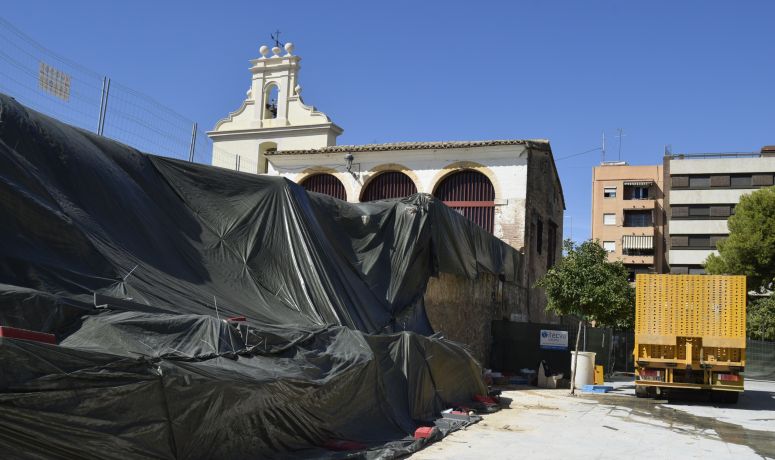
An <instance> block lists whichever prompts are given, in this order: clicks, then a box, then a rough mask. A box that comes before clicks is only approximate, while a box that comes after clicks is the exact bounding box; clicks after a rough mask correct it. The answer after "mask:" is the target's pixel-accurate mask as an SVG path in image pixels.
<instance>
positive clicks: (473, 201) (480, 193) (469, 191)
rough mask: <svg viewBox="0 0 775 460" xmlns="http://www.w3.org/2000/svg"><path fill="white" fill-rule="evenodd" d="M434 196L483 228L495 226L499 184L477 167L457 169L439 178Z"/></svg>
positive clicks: (489, 229)
mask: <svg viewBox="0 0 775 460" xmlns="http://www.w3.org/2000/svg"><path fill="white" fill-rule="evenodd" d="M433 196H435V197H436V198H438V199H439V200H441V201H443V202H444V204H446V205H447V206H449V207H450V208H452V209H453V210H455V211H456V212H458V213H460V214H461V215H462V216H464V217H466V218H467V219H468V220H470V221H471V222H473V223H475V224H477V225H478V226H480V227H481V228H483V229H485V230H487V231H488V232H490V233H493V231H494V229H495V187H494V185H493V183H492V181H491V180H490V178H489V177H487V176H486V175H485V174H483V173H482V172H480V171H477V170H476V169H471V168H465V169H456V170H454V171H452V172H450V173H449V174H447V175H445V176H444V177H442V178H441V180H439V182H438V183H437V184H436V186H435V188H434V190H433Z"/></svg>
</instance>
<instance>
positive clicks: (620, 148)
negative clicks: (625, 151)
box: [616, 128, 625, 161]
mask: <svg viewBox="0 0 775 460" xmlns="http://www.w3.org/2000/svg"><path fill="white" fill-rule="evenodd" d="M616 130H617V131H619V135H618V136H616V137H618V138H619V161H622V138H623V137H624V136H625V135H624V129H622V128H617V129H616Z"/></svg>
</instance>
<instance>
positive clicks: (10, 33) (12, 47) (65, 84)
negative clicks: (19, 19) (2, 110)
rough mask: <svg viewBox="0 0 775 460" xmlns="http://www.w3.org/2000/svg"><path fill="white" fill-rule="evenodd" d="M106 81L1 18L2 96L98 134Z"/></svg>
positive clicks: (0, 63) (0, 82)
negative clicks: (5, 95)
mask: <svg viewBox="0 0 775 460" xmlns="http://www.w3.org/2000/svg"><path fill="white" fill-rule="evenodd" d="M103 80H104V77H103V76H102V75H99V74H98V73H96V72H93V71H91V70H89V69H86V68H84V67H82V66H80V65H78V64H77V63H75V62H72V61H69V60H67V59H65V58H63V57H61V56H58V55H56V54H54V53H53V52H51V51H50V50H48V49H46V48H45V47H43V46H42V45H40V44H38V43H37V42H35V41H34V40H32V39H31V38H29V37H28V36H26V35H25V34H23V33H22V32H21V31H20V30H18V29H16V28H15V27H14V26H13V25H11V24H10V23H9V22H7V21H5V20H4V19H2V18H0V92H2V93H5V94H7V95H9V96H11V97H13V98H15V99H16V100H17V101H19V102H20V103H22V104H24V105H26V106H27V107H30V108H32V109H34V110H37V111H38V112H42V113H45V114H47V115H49V116H52V117H54V118H57V119H59V120H61V121H63V122H65V123H68V124H71V125H74V126H78V127H79V128H83V129H87V130H90V131H96V130H97V122H98V118H99V114H100V101H101V95H102V86H103Z"/></svg>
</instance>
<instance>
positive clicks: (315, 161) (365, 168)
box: [268, 145, 528, 248]
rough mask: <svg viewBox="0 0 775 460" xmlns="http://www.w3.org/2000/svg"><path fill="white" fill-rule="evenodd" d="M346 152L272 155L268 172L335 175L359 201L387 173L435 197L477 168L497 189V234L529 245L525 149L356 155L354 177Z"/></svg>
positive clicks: (295, 176)
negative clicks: (442, 186)
mask: <svg viewBox="0 0 775 460" xmlns="http://www.w3.org/2000/svg"><path fill="white" fill-rule="evenodd" d="M346 153H347V152H345V151H340V152H336V153H313V154H289V155H271V156H269V157H268V158H269V169H268V173H269V174H275V175H281V176H284V177H286V178H287V179H289V180H291V181H293V182H296V183H299V182H301V181H302V180H304V178H305V177H308V176H310V175H312V174H316V173H329V174H333V175H334V176H336V177H337V178H338V179H339V180H340V181H341V182H342V184H343V185H344V187H345V190H346V191H347V201H350V202H359V201H360V197H361V194H362V192H363V190H364V188H365V187H366V186H367V185H368V183H369V181H370V180H371V179H373V178H374V177H376V176H377V175H379V174H380V173H381V172H384V171H401V172H403V173H405V174H406V175H407V176H409V177H410V178H411V179H412V180H413V181H414V183H415V186H416V187H417V191H418V192H420V193H429V194H432V193H433V192H434V191H435V189H436V187H437V186H438V185H439V183H440V182H441V181H442V180H443V179H444V178H445V177H446V176H447V175H449V174H450V173H452V172H455V171H459V170H462V169H473V170H476V171H479V172H481V173H483V174H484V175H485V176H487V177H488V178H489V179H490V182H491V183H492V184H493V188H494V189H495V222H494V229H493V233H494V234H495V236H496V237H498V238H501V239H503V240H504V241H506V242H507V243H509V244H511V245H512V246H514V247H516V248H521V247H522V246H523V245H524V241H523V240H524V227H525V225H524V222H525V199H526V195H527V175H528V167H527V165H528V159H527V157H528V152H527V148H526V147H525V146H523V145H508V146H487V147H472V148H445V149H407V150H388V151H365V152H363V151H361V152H359V151H355V152H352V154H353V156H354V160H353V166H352V174H351V173H348V172H347V171H346V168H345V160H344V155H345V154H346Z"/></svg>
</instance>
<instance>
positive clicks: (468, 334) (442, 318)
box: [425, 273, 526, 366]
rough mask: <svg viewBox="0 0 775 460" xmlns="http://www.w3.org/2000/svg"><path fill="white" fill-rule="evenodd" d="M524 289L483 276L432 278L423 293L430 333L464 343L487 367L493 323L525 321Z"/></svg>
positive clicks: (445, 274)
mask: <svg viewBox="0 0 775 460" xmlns="http://www.w3.org/2000/svg"><path fill="white" fill-rule="evenodd" d="M524 290H525V288H524V287H521V286H518V285H516V284H511V283H504V282H501V281H500V280H499V279H498V277H497V276H496V275H491V274H488V273H482V274H480V275H479V278H477V279H475V280H469V279H467V278H461V277H458V276H455V275H450V274H447V273H441V274H440V275H439V277H438V278H431V280H430V282H429V283H428V289H427V290H426V292H425V309H426V313H427V315H428V319H429V320H430V323H431V326H432V327H433V330H434V331H436V332H440V333H442V334H443V335H444V337H446V338H448V339H450V340H454V341H457V342H461V343H464V344H466V345H467V346H468V347H469V349H470V350H471V352H472V354H473V355H474V357H475V358H476V359H478V360H479V362H480V363H482V365H484V366H487V365H489V361H490V351H491V350H490V346H491V343H492V332H491V327H492V321H493V320H502V319H509V318H510V317H511V315H512V313H515V314H518V315H522V316H520V317H521V318H524V315H525V314H526V311H525V308H526V307H525V304H524V300H525V295H524Z"/></svg>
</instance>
